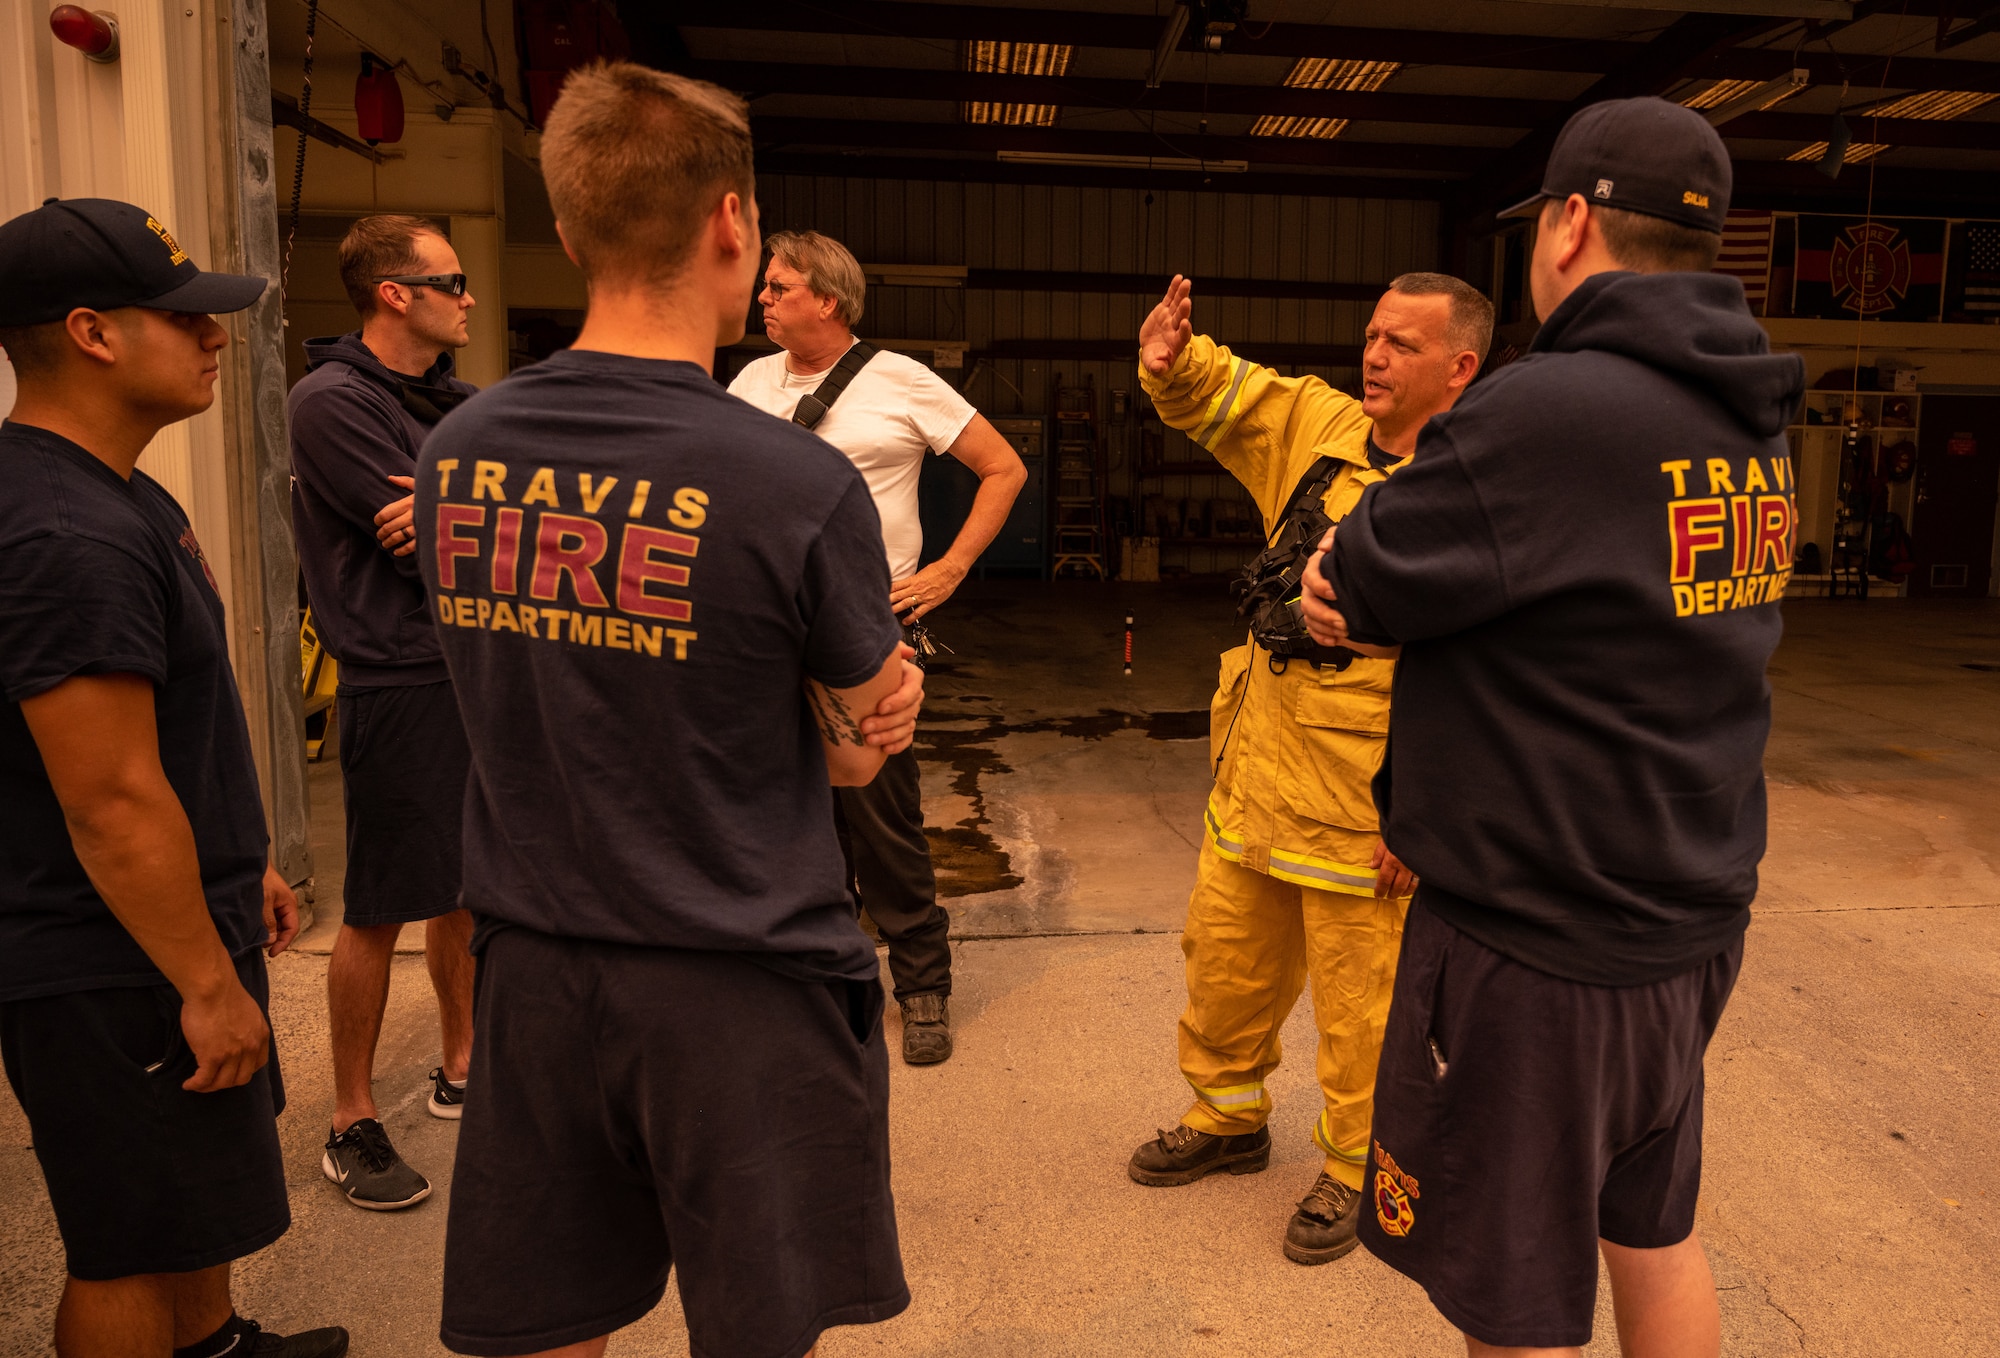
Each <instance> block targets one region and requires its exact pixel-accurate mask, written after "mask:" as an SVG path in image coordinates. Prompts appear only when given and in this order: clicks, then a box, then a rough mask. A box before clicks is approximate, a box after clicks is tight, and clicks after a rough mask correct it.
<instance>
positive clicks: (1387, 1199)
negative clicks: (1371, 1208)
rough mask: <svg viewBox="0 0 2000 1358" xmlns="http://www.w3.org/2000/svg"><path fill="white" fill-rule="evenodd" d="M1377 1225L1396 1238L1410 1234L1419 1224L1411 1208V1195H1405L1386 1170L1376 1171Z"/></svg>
mask: <svg viewBox="0 0 2000 1358" xmlns="http://www.w3.org/2000/svg"><path fill="white" fill-rule="evenodd" d="M1375 1224H1376V1225H1378V1226H1380V1227H1381V1228H1382V1229H1383V1230H1384V1231H1385V1232H1387V1233H1388V1234H1390V1235H1394V1236H1404V1235H1408V1234H1409V1233H1410V1228H1411V1227H1412V1226H1414V1225H1416V1224H1417V1214H1416V1212H1415V1210H1414V1209H1412V1208H1411V1206H1410V1195H1409V1194H1408V1193H1405V1192H1404V1191H1403V1189H1402V1187H1401V1185H1399V1184H1398V1183H1397V1182H1396V1181H1395V1180H1394V1179H1393V1178H1391V1177H1390V1175H1389V1171H1388V1170H1386V1169H1378V1170H1376V1171H1375Z"/></svg>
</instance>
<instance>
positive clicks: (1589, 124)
mask: <svg viewBox="0 0 2000 1358" xmlns="http://www.w3.org/2000/svg"><path fill="white" fill-rule="evenodd" d="M1734 180H1735V174H1734V172H1733V170H1732V169H1731V167H1730V164H1729V152H1728V150H1727V149H1725V148H1724V147H1723V145H1722V138H1721V137H1720V136H1718V135H1717V134H1716V131H1715V129H1714V128H1713V127H1711V126H1709V124H1708V120H1707V119H1706V118H1704V117H1702V116H1701V115H1700V114H1699V113H1697V112H1695V111H1694V110H1693V109H1691V108H1682V107H1681V106H1680V105H1679V104H1670V103H1668V102H1667V101H1666V100H1664V99H1653V98H1643V99H1607V100H1605V101H1604V102H1603V103H1600V104H1592V105H1590V106H1589V107H1588V108H1583V109H1579V110H1577V112H1576V113H1575V114H1573V115H1572V116H1571V117H1570V120H1569V121H1568V122H1567V123H1565V124H1563V130H1562V132H1561V133H1560V134H1558V135H1557V137H1556V144H1555V145H1554V146H1553V147H1552V148H1550V150H1549V164H1548V168H1547V169H1546V170H1544V171H1543V172H1542V187H1541V189H1540V190H1539V191H1538V192H1536V193H1535V195H1534V196H1533V197H1531V198H1527V199H1525V200H1523V201H1522V202H1519V203H1516V204H1515V205H1514V206H1512V207H1510V208H1508V209H1506V210H1505V211H1503V212H1501V213H1500V214H1499V215H1500V216H1501V217H1533V216H1536V215H1538V214H1539V213H1540V212H1541V210H1542V204H1543V202H1545V201H1546V200H1548V199H1550V198H1557V199H1562V198H1568V197H1569V196H1570V195H1571V194H1572V193H1580V194H1582V195H1583V197H1584V198H1585V199H1586V200H1588V201H1589V202H1592V203H1598V204H1602V205H1603V206H1605V207H1615V208H1622V209H1624V210H1625V211H1627V212H1639V213H1644V214H1645V215H1646V216H1648V217H1662V218H1665V219H1666V220H1667V221H1670V222H1677V223H1679V224H1680V225H1682V226H1691V227H1694V228H1695V229H1696V230H1698V231H1713V232H1716V233H1718V234H1720V233H1721V231H1722V223H1723V219H1724V218H1726V217H1727V216H1728V215H1729V191H1730V188H1731V186H1732V184H1733V183H1734Z"/></svg>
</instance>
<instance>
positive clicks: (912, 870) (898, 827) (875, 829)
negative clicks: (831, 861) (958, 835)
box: [833, 749, 951, 1000]
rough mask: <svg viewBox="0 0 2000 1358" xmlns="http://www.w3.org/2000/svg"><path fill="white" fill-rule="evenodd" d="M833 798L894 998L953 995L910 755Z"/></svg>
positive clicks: (944, 927)
mask: <svg viewBox="0 0 2000 1358" xmlns="http://www.w3.org/2000/svg"><path fill="white" fill-rule="evenodd" d="M834 791H835V792H836V793H838V794H839V795H838V796H836V797H835V798H834V803H833V811H834V820H835V822H836V823H837V825H838V826H839V829H840V847H841V851H842V852H843V853H845V854H846V855H847V876H848V881H849V883H850V884H851V885H852V886H853V887H854V895H855V898H856V899H857V900H858V901H859V902H860V903H861V907H862V909H864V910H866V911H867V912H868V917H869V918H870V919H872V920H874V921H875V927H876V928H877V929H880V930H881V931H882V937H883V939H884V940H885V941H887V943H888V944H889V974H890V975H891V976H892V977H894V978H895V982H896V998H897V999H899V1000H906V999H908V998H909V997H910V996H912V995H931V994H937V995H949V994H951V941H950V933H951V916H950V915H948V914H946V913H945V909H944V907H943V906H941V905H939V904H938V903H937V874H936V873H935V872H933V871H932V869H931V846H930V841H929V840H928V839H926V838H925V837H924V795H923V788H922V786H921V784H920V783H919V781H918V773H917V752H916V750H915V749H908V750H905V751H903V752H902V753H901V754H892V755H890V756H889V758H888V761H887V762H886V763H884V764H883V765H882V771H881V772H880V773H878V774H876V775H875V781H874V782H872V783H869V784H868V785H867V786H866V787H842V788H835V789H834Z"/></svg>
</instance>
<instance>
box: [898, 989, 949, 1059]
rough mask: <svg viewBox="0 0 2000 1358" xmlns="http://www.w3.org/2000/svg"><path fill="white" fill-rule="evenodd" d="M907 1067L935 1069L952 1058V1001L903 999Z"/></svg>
mask: <svg viewBox="0 0 2000 1358" xmlns="http://www.w3.org/2000/svg"><path fill="white" fill-rule="evenodd" d="M901 1003H902V1007H903V1064H904V1065H908V1066H934V1065H936V1064H937V1063H938V1062H940V1061H942V1060H944V1059H945V1058H946V1057H948V1056H950V1055H951V1000H950V999H949V998H948V997H946V996H944V995H937V994H930V995H912V996H910V998H908V999H907V1000H903V1001H902V1002H901Z"/></svg>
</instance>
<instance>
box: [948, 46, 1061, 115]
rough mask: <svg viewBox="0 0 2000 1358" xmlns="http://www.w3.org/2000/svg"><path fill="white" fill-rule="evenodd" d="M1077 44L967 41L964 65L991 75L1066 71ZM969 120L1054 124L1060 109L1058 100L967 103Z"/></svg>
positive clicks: (1059, 73)
mask: <svg viewBox="0 0 2000 1358" xmlns="http://www.w3.org/2000/svg"><path fill="white" fill-rule="evenodd" d="M1075 55H1076V48H1074V47H1071V46H1069V45H1068V44H1067V43H1056V42H987V41H983V40H982V41H978V42H968V43H967V44H965V69H966V70H968V71H979V72H983V73H986V74H989V75H1047V76H1058V75H1063V74H1065V73H1066V72H1067V71H1068V70H1069V63H1070V58H1071V57H1073V56H1075ZM963 112H964V114H965V121H967V122H968V123H998V124H1002V125H1004V126H1007V127H1054V126H1055V124H1056V115H1057V114H1058V113H1059V112H1061V109H1060V108H1059V107H1058V106H1057V105H1055V104H996V103H988V102H983V101H982V102H977V103H968V104H966V105H964V106H963Z"/></svg>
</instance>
